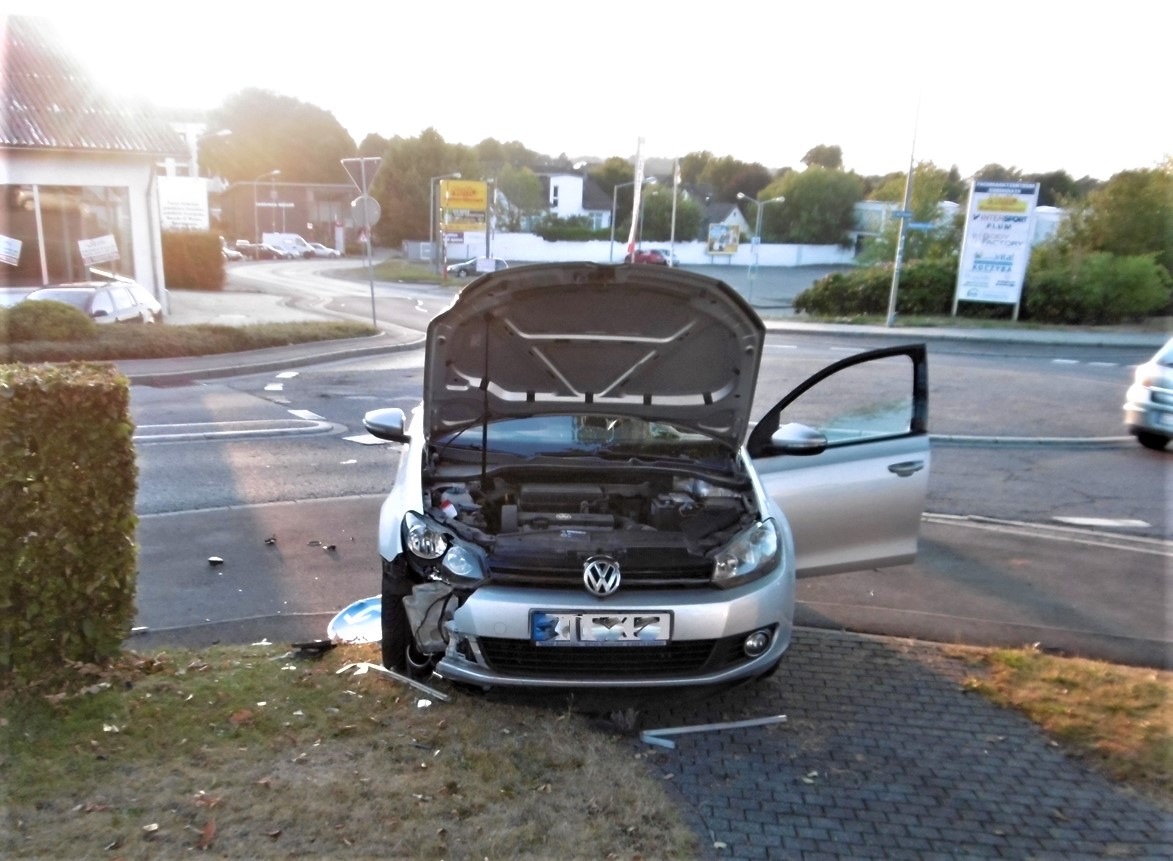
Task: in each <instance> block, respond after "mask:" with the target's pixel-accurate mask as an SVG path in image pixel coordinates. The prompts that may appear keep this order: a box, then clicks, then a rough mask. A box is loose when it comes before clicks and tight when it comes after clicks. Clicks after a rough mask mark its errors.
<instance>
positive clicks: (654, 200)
mask: <svg viewBox="0 0 1173 861" xmlns="http://www.w3.org/2000/svg"><path fill="white" fill-rule="evenodd" d="M642 205H643V235H642V237H641V241H643V242H668V241H669V240H670V239H671V238H672V237H673V232H672V188H671V187H670V186H649V187H648V188H647V189H645V190H644V197H643V204H642ZM702 218H703V213H702V211H701V205H700V204H699V203H697V202H696V201H695V200H693V199H692V197H690V196H688V195H685V194H678V195H677V197H676V232H675V237H676V239H677V240H678V241H688V240H692V239H695V238H696V237H697V236H698V235H699V234H700V229H701V219H702Z"/></svg>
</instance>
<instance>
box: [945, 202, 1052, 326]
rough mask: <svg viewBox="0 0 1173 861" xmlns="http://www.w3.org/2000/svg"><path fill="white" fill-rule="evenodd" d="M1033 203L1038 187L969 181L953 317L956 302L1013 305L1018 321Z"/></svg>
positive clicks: (1033, 209) (1027, 255)
mask: <svg viewBox="0 0 1173 861" xmlns="http://www.w3.org/2000/svg"><path fill="white" fill-rule="evenodd" d="M1038 200H1039V186H1038V183H1034V182H983V181H981V180H974V182H973V183H972V186H971V188H970V194H969V211H968V213H967V214H966V220H965V237H964V239H962V242H961V260H960V263H959V265H958V271H957V291H956V293H955V294H954V297H953V314H954V316H956V314H957V303H958V302H996V303H1002V304H1010V305H1014V319H1016V320H1017V319H1018V303H1019V302H1020V301H1021V300H1022V283H1023V280H1024V279H1025V278H1026V266H1027V263H1029V262H1030V241H1031V236H1032V234H1033V229H1034V211H1035V206H1036V205H1037V204H1038Z"/></svg>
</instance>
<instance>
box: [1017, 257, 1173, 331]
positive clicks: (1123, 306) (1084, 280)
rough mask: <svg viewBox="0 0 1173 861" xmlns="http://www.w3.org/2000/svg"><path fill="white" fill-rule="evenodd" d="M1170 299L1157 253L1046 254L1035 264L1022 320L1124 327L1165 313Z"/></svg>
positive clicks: (1169, 283) (1169, 281)
mask: <svg viewBox="0 0 1173 861" xmlns="http://www.w3.org/2000/svg"><path fill="white" fill-rule="evenodd" d="M1171 295H1173V278H1170V276H1169V273H1168V271H1167V270H1166V269H1165V268H1164V267H1163V266H1161V265H1160V264H1159V263H1157V261H1156V256H1155V255H1153V254H1145V255H1128V256H1124V255H1115V254H1108V253H1106V252H1102V251H1101V252H1093V253H1091V254H1087V255H1073V254H1068V253H1063V252H1062V251H1061V250H1053V249H1043V250H1041V251H1036V253H1035V254H1034V255H1033V256H1032V259H1031V265H1030V271H1029V274H1028V277H1027V281H1026V286H1025V288H1024V291H1023V300H1022V305H1023V316H1024V317H1026V318H1029V319H1032V320H1043V321H1046V322H1049V323H1078V324H1084V325H1097V324H1112V323H1121V322H1125V321H1129V320H1139V319H1142V318H1144V317H1149V316H1152V315H1154V314H1160V313H1164V312H1165V311H1166V310H1167V309H1168V307H1169V302H1170V298H1171Z"/></svg>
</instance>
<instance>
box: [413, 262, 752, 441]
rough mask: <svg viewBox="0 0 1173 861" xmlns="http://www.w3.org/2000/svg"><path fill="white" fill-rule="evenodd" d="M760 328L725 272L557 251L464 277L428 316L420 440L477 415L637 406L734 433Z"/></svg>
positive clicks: (622, 411)
mask: <svg viewBox="0 0 1173 861" xmlns="http://www.w3.org/2000/svg"><path fill="white" fill-rule="evenodd" d="M764 337H765V327H764V326H763V325H762V321H761V319H760V318H759V317H758V316H757V314H756V313H755V312H754V310H753V309H752V308H751V307H750V306H749V304H748V303H746V302H745V300H744V299H742V298H741V296H740V295H738V294H737V293H736V292H735V291H734V290H733V289H732V288H731V287H729V286H728V285H727V284H725V283H724V282H722V281H717V280H716V279H713V278H707V277H705V276H702V275H696V274H694V273H690V272H681V271H679V270H676V269H668V268H661V267H654V266H640V265H636V266H607V265H599V264H594V263H555V264H538V265H533V266H521V267H515V268H512V269H506V270H502V271H500V272H492V273H488V274H486V275H483V276H481V277H480V278H478V279H476V280H475V281H473V282H471V283H470V284H469V285H468V286H466V287H465V288H464V290H463V291H462V292H461V293H460V295H459V296H458V297H457V298H456V300H455V302H454V303H453V304H452V306H451V307H450V308H449V309H448V310H447V311H445V312H444V313H442V314H440V315H439V316H438V317H436V318H435V319H434V320H433V321H432V323H431V324H430V325H429V326H428V338H427V356H426V359H425V364H424V416H423V419H424V422H425V426H426V428H427V430H428V434H429V438H431V439H434V438H435V437H436V435H438V434H442V433H445V432H448V431H453V430H457V429H459V428H462V427H465V426H467V425H470V424H477V423H479V422H480V421H481V420H482V417H488V418H489V419H490V420H492V419H502V418H519V417H524V416H533V415H541V414H551V413H561V414H575V415H584V414H585V415H589V414H601V415H618V416H637V417H639V418H642V419H645V420H648V421H665V422H672V423H675V424H679V425H682V426H684V427H689V428H693V429H695V430H698V431H702V432H704V433H706V434H709V435H710V436H712V437H714V438H716V439H720V440H723V441H724V442H726V443H728V444H729V445H730V446H733V447H736V446H738V445H740V444H741V443H742V441H743V440H744V439H745V434H746V431H747V428H748V425H749V416H750V409H751V407H752V404H753V393H754V387H755V385H756V383H757V375H758V365H759V363H760V361H761V354H762V343H763V340H764Z"/></svg>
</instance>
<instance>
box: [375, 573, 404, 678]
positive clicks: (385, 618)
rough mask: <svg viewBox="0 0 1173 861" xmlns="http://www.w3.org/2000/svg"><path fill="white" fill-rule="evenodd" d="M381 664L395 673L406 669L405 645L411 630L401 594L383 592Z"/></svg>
mask: <svg viewBox="0 0 1173 861" xmlns="http://www.w3.org/2000/svg"><path fill="white" fill-rule="evenodd" d="M382 603H383V606H382V611H381V616H382V620H381V621H382V626H383V643H382V651H383V666H384V667H386V668H387V669H389V670H394V671H395V672H397V673H402V672H405V671H406V670H407V647H408V645H409V644H410V643H411V632H410V627H409V625H408V622H407V610H405V609H404V608H403V597H402V596H401V595H388V594H387V593H386V592H384V593H383V598H382Z"/></svg>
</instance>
